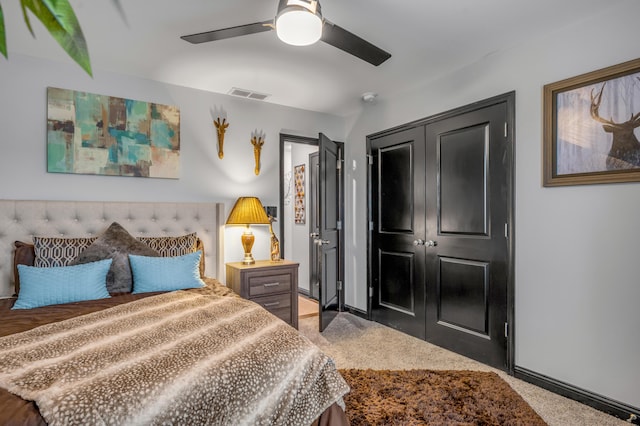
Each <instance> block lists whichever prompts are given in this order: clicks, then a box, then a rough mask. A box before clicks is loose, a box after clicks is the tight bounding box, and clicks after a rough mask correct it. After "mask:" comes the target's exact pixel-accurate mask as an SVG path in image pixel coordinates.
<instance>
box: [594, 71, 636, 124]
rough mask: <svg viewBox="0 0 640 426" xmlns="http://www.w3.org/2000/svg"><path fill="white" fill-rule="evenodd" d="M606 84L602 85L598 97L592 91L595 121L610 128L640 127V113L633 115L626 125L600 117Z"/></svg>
mask: <svg viewBox="0 0 640 426" xmlns="http://www.w3.org/2000/svg"><path fill="white" fill-rule="evenodd" d="M636 78H637V79H638V80H640V77H636ZM606 84H607V82H606V81H605V82H604V83H603V84H602V87H601V88H600V91H599V92H598V94H597V95H596V96H593V91H594V89H591V117H592V118H593V119H594V120H596V121H597V122H598V123H602V124H607V125H609V126H615V127H616V128H620V127H621V126H626V125H629V126H631V127H632V128H636V127H640V112H638V113H637V114H633V113H631V118H630V119H629V121H626V122H624V123H616V122H615V121H613V118H611V119H609V120H607V119H604V118H602V117H600V114H599V109H600V102H602V92H603V91H604V86H605V85H606Z"/></svg>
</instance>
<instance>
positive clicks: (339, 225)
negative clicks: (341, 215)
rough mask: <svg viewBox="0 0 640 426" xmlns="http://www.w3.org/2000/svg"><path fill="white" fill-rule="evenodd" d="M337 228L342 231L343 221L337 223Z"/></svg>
mask: <svg viewBox="0 0 640 426" xmlns="http://www.w3.org/2000/svg"><path fill="white" fill-rule="evenodd" d="M336 228H338V231H342V221H341V220H339V221H338V222H336Z"/></svg>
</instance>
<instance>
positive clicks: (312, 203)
mask: <svg viewBox="0 0 640 426" xmlns="http://www.w3.org/2000/svg"><path fill="white" fill-rule="evenodd" d="M319 176H320V158H319V153H318V152H314V153H311V154H309V214H308V217H309V297H310V298H312V299H314V300H318V298H319V297H318V296H319V295H318V293H319V291H320V270H319V267H320V258H319V256H320V250H319V249H318V248H319V247H318V244H317V239H318V237H320V203H319V202H318V201H319V200H318V194H319V192H318V177H319Z"/></svg>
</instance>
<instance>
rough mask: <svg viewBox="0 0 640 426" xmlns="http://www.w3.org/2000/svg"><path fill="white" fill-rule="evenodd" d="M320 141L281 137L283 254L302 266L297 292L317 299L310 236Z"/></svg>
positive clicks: (316, 214) (314, 229)
mask: <svg viewBox="0 0 640 426" xmlns="http://www.w3.org/2000/svg"><path fill="white" fill-rule="evenodd" d="M317 155H318V139H314V138H305V137H300V136H289V135H281V136H280V212H281V214H280V217H281V219H280V220H281V223H280V251H281V254H282V257H283V258H285V259H288V260H292V261H294V262H298V263H299V265H300V266H299V269H298V293H299V294H301V295H303V296H305V297H308V298H310V299H313V300H318V291H319V288H318V280H317V271H315V272H314V270H315V269H316V266H315V264H316V262H315V261H313V259H315V257H312V255H313V253H312V248H311V247H310V246H315V245H314V244H310V241H311V240H312V238H311V237H310V235H311V234H312V233H314V232H316V228H315V226H316V224H317V218H318V212H317V210H316V209H317V205H318V204H317V194H318V192H317V190H318V187H317V176H318V175H317V172H318V171H317V161H316V162H315V164H313V165H312V164H311V162H310V161H311V159H310V156H314V157H315V158H316V159H317Z"/></svg>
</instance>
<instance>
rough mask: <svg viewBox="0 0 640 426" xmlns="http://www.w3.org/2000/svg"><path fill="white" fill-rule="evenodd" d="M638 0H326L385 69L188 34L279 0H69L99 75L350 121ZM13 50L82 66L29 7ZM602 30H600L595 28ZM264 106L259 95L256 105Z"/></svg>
mask: <svg viewBox="0 0 640 426" xmlns="http://www.w3.org/2000/svg"><path fill="white" fill-rule="evenodd" d="M624 1H628V0H440V1H433V0H394V1H392V0H321V4H322V12H323V15H324V17H325V18H327V19H329V20H330V21H332V22H333V23H335V24H336V25H339V26H341V27H343V28H345V29H347V30H348V31H350V32H352V33H354V34H356V35H358V36H360V37H362V38H364V39H366V40H367V41H369V42H371V43H373V44H375V45H377V46H378V47H380V48H382V49H384V50H386V51H388V52H390V53H391V54H392V57H391V59H389V60H388V61H387V62H385V63H383V64H382V65H380V66H379V67H374V66H372V65H370V64H369V63H366V62H364V61H362V60H360V59H358V58H355V57H353V56H350V55H349V54H347V53H344V52H343V51H341V50H339V49H337V48H335V47H332V46H330V45H327V44H325V43H322V42H319V43H316V44H315V45H313V46H308V47H293V46H289V45H286V44H284V43H282V42H280V41H279V40H278V39H277V37H276V34H275V31H271V32H265V33H260V34H253V35H249V36H244V37H239V38H234V39H227V40H221V41H215V42H210V43H204V44H199V45H194V44H190V43H187V42H185V41H183V40H181V39H180V36H182V35H187V34H193V33H198V32H203V31H209V30H213V29H220V28H225V27H230V26H235V25H243V24H248V23H253V22H259V21H264V20H267V19H271V18H273V16H274V15H275V11H276V7H277V3H278V1H277V0H180V1H176V0H153V1H149V0H120V3H121V5H122V7H123V9H124V13H125V16H126V22H125V21H124V20H123V19H122V17H121V15H119V13H118V11H117V9H116V8H115V7H114V5H113V3H112V1H109V0H100V1H96V0H70V2H71V4H72V6H73V7H74V9H75V11H76V14H77V15H78V19H79V21H80V24H81V26H82V28H83V31H84V34H85V37H86V39H87V42H88V45H89V51H90V55H91V62H92V66H93V68H94V70H97V72H96V75H97V76H98V75H99V72H100V71H111V72H116V73H121V74H129V75H135V76H139V77H144V78H149V79H153V80H158V81H162V82H167V83H172V84H177V85H181V86H187V87H193V88H197V89H202V90H207V91H212V92H218V93H227V92H228V91H229V90H230V89H231V88H232V87H239V88H243V89H249V90H253V91H256V92H261V93H267V94H270V95H271V96H270V97H269V98H268V99H267V102H273V103H276V104H281V105H287V106H292V107H297V108H303V109H307V110H312V111H320V112H326V113H331V114H336V115H341V116H345V115H348V114H351V113H353V112H356V111H357V110H358V109H359V108H360V106H361V102H362V101H361V95H362V94H363V93H364V92H375V93H377V94H378V95H379V97H381V98H383V97H389V96H392V95H394V94H396V93H399V92H404V91H410V90H412V89H413V88H415V87H416V86H419V85H421V84H423V83H425V82H427V81H429V80H432V79H435V78H438V77H439V76H442V75H445V74H447V73H450V72H452V71H454V70H456V69H459V68H461V67H464V66H466V65H468V64H471V63H474V62H476V61H478V60H480V59H482V58H483V57H485V56H487V55H490V54H492V53H495V52H498V51H502V50H505V49H510V48H514V47H516V48H517V46H518V45H519V44H520V43H522V42H523V41H526V40H527V39H530V38H533V37H539V36H542V35H544V34H546V33H549V32H553V31H555V30H557V29H559V28H561V27H563V26H566V25H574V24H577V23H579V22H580V21H581V20H583V19H585V18H586V17H590V16H592V15H597V14H598V13H601V12H602V11H603V10H605V9H607V8H609V7H611V6H613V5H614V4H616V3H622V2H624ZM2 6H3V7H4V15H5V24H6V31H7V43H8V49H9V60H10V59H11V54H12V53H21V54H26V55H31V56H38V57H45V58H50V59H54V60H62V61H71V60H70V59H68V58H67V57H66V54H65V53H64V52H63V51H62V49H61V48H60V47H58V46H57V44H56V43H55V41H53V39H52V38H51V37H50V36H49V35H48V33H47V32H46V30H44V28H43V27H42V25H41V24H40V23H39V22H38V21H37V20H36V19H35V18H32V24H33V26H34V30H35V33H36V37H37V39H36V40H34V39H33V38H32V37H31V35H30V34H29V33H28V31H27V29H26V26H25V24H24V22H23V20H22V12H21V10H20V8H19V2H17V1H10V2H7V1H5V2H3V3H2ZM594 30H597V29H594ZM256 102H258V101H256Z"/></svg>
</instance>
